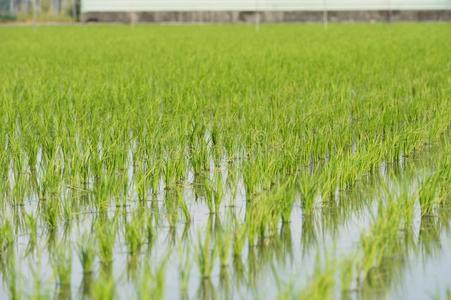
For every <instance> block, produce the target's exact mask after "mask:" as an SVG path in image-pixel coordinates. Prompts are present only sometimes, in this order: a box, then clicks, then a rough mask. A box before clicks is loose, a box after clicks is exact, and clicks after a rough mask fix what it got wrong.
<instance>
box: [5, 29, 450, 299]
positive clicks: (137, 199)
mask: <svg viewBox="0 0 451 300" xmlns="http://www.w3.org/2000/svg"><path fill="white" fill-rule="evenodd" d="M450 30H451V26H450V25H449V24H377V25H374V24H373V25H370V24H341V25H334V24H331V25H330V26H328V28H327V30H324V28H323V27H322V26H320V25H264V26H261V28H260V31H259V32H258V33H257V32H255V29H254V28H253V27H252V26H247V25H214V26H213V25H208V26H207V25H205V26H156V25H155V26H133V27H128V26H74V27H38V28H35V29H33V28H31V27H30V28H29V27H20V28H19V27H3V28H2V27H0V41H1V44H0V140H1V141H2V143H1V147H0V179H1V180H0V278H1V279H2V280H3V285H1V286H0V297H1V296H2V295H8V296H9V297H11V298H28V297H30V298H39V297H51V298H57V297H60V298H67V297H68V296H69V295H71V296H72V297H74V298H79V297H83V296H85V297H88V298H89V297H90V298H94V299H110V298H126V297H134V298H141V299H145V298H147V297H148V295H149V293H151V294H152V295H154V297H155V298H164V297H170V298H184V299H185V298H193V297H195V298H205V299H207V298H214V297H219V298H221V297H222V298H225V299H227V298H231V297H234V298H276V297H278V298H280V299H291V298H298V297H300V298H305V299H326V298H330V299H334V298H345V297H346V295H349V294H350V293H353V292H357V293H358V294H359V295H363V297H366V296H368V297H370V296H372V295H373V296H374V295H384V296H387V297H389V298H390V297H391V298H394V297H395V296H393V295H394V294H393V290H394V288H396V287H397V283H398V282H402V279H403V278H404V276H405V275H406V274H407V272H408V271H407V267H406V265H407V263H406V261H411V262H418V261H422V262H424V263H425V264H427V262H428V259H429V257H432V256H433V255H439V256H440V255H445V256H446V255H447V253H446V252H444V251H443V250H441V248H440V243H444V242H446V241H448V240H450V238H449V234H448V233H449V232H450V228H451V225H450V224H451V223H450V220H451V218H450V216H451V213H449V211H450V201H449V200H450V189H449V182H450V179H451V178H450V177H451V176H450V169H451V168H450V158H451V157H450V155H449V153H451V150H450V143H449V141H450V140H451V139H450V137H451V136H450V129H451V121H450V120H451V105H450V102H451V97H450V95H451V85H450V83H451V81H450V80H451V77H450V75H449V74H450V54H449V53H451V41H450V39H449V32H450ZM416 207H419V211H420V212H419V214H418V215H419V218H420V219H421V224H420V229H419V233H418V237H417V238H416V237H415V234H413V233H412V230H411V227H412V226H414V225H415V224H416V223H418V220H417V219H416V218H417V217H416V213H415V212H416ZM358 216H361V220H360V221H359V222H360V223H362V224H363V223H368V226H367V227H365V228H364V229H362V232H357V233H353V234H350V235H351V236H350V237H349V238H353V239H354V240H353V244H352V246H351V249H349V248H346V247H345V246H344V245H342V244H340V242H339V241H340V240H342V236H343V235H346V232H347V231H346V230H347V226H348V225H347V224H348V223H349V222H352V220H354V219H356V218H357V217H358ZM400 232H403V233H404V235H402V236H400ZM415 239H417V241H416V242H413V241H414V240H415ZM341 251H342V252H344V253H342V252H341ZM437 253H438V254H437ZM47 261H49V262H50V263H49V264H48V265H46V264H45V262H47ZM43 262H44V263H43ZM179 267H180V268H183V271H181V272H176V271H175V270H176V269H177V268H179ZM30 270H31V271H30ZM29 271H30V272H29ZM22 273H24V274H30V273H33V274H34V275H33V278H31V277H30V276H28V275H21V274H22ZM45 274H47V275H48V274H53V276H51V277H50V278H48V277H46V276H47V275H45ZM174 274H176V276H175V275H174ZM421 288H422V287H421ZM440 288H443V290H439V291H438V293H439V294H438V295H439V296H440V295H443V296H445V294H446V293H447V291H449V289H451V286H450V285H449V284H448V285H447V286H441V287H440ZM263 289H265V290H268V293H265V294H261V291H262V290H263ZM428 289H429V290H431V289H436V286H434V287H428V286H425V287H424V289H423V290H421V291H420V292H425V291H426V290H428ZM372 293H373V294H372ZM448 294H449V292H448ZM58 295H59V296H58Z"/></svg>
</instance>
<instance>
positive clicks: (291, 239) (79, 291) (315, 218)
mask: <svg viewBox="0 0 451 300" xmlns="http://www.w3.org/2000/svg"><path fill="white" fill-rule="evenodd" d="M39 153H40V152H39ZM130 153H131V152H129V158H128V160H129V161H130V162H132V161H133V157H132V156H130ZM38 155H39V154H38ZM400 161H401V164H400V165H399V166H396V168H395V167H393V166H389V165H387V164H382V165H381V168H380V174H379V175H374V177H375V179H373V180H372V183H370V182H367V183H365V182H364V183H362V184H361V185H360V186H358V188H356V191H354V192H350V193H345V192H343V191H342V192H340V191H338V190H337V192H336V194H335V199H334V201H333V202H328V201H327V200H324V199H321V197H320V196H318V197H317V201H316V204H315V209H314V211H313V214H306V213H305V212H304V211H303V208H302V207H301V199H300V196H299V194H298V195H297V196H296V201H294V206H293V210H292V212H291V220H290V222H289V223H279V226H278V232H276V233H275V234H274V235H272V236H265V237H264V238H260V239H259V240H258V242H257V243H256V244H255V245H249V241H246V242H245V245H244V247H243V250H242V252H241V256H239V257H236V256H231V253H229V256H230V257H229V263H228V264H227V265H221V264H220V263H219V259H215V264H214V267H213V271H212V275H211V277H210V278H202V276H201V274H200V271H199V269H198V267H197V265H196V259H197V255H198V253H197V251H198V250H197V247H198V242H199V241H203V240H204V239H205V237H206V232H207V231H208V232H211V234H212V236H213V237H216V236H218V237H220V234H223V233H224V232H226V233H227V232H230V233H232V230H233V228H235V227H234V226H237V224H238V225H239V224H243V223H244V222H245V218H246V205H247V201H246V189H245V185H244V182H243V180H242V179H241V180H238V183H237V187H236V190H237V192H236V196H235V197H233V196H232V194H233V193H232V190H231V189H230V187H228V188H226V190H225V193H224V199H223V201H222V202H221V205H220V209H219V212H218V213H217V214H212V213H210V209H209V207H208V205H207V203H206V200H205V195H197V193H198V191H196V184H197V183H196V176H195V174H194V171H193V170H191V169H190V170H187V174H188V176H187V180H186V182H185V183H184V184H183V185H184V187H183V199H184V201H185V202H186V203H187V207H188V209H189V211H190V214H191V222H189V223H187V222H185V221H183V219H178V220H177V221H176V223H175V226H171V225H170V223H168V219H167V218H165V214H167V212H168V208H167V207H166V205H167V202H165V201H169V200H170V199H171V198H170V197H172V196H171V193H172V192H173V191H171V190H170V189H167V188H166V186H165V182H164V178H161V179H160V182H159V187H158V191H156V192H155V193H152V192H151V191H150V192H149V195H153V196H152V198H151V199H149V200H148V201H146V202H144V203H142V202H139V200H138V198H137V193H136V191H135V190H134V187H133V182H134V170H133V164H132V163H130V164H129V168H128V171H127V172H128V178H129V179H128V186H129V187H131V189H130V191H129V196H128V200H127V203H126V205H125V206H124V205H119V206H118V205H111V206H109V207H108V208H107V209H106V210H105V211H104V213H103V214H102V213H100V212H97V211H95V209H93V207H92V206H91V205H80V206H78V210H77V213H76V214H75V215H74V218H73V219H71V220H64V219H60V221H59V224H58V225H57V227H56V229H55V228H50V227H49V226H47V225H46V224H45V222H44V220H43V219H42V218H40V219H38V223H37V227H36V228H37V241H36V244H35V245H34V246H33V245H32V246H30V245H31V244H30V232H29V228H28V227H27V226H26V223H25V222H26V221H25V219H24V218H25V215H26V214H31V215H39V214H41V213H42V212H43V210H42V209H43V207H42V205H44V204H43V203H41V202H40V201H39V197H38V196H37V194H32V196H30V197H29V198H28V199H27V200H26V201H25V202H24V204H23V206H20V205H18V206H10V205H6V206H5V209H6V211H5V213H4V215H6V216H9V218H10V219H11V220H13V222H14V224H15V226H16V231H15V237H16V241H17V242H16V244H15V246H14V255H13V256H10V257H9V258H8V259H12V260H14V261H15V265H16V270H17V276H16V277H17V278H16V283H17V287H18V289H19V291H21V293H24V295H25V296H26V297H31V296H32V295H36V293H37V294H42V295H48V296H49V295H50V296H52V297H55V298H59V299H65V298H68V297H72V298H75V299H77V298H84V297H88V296H89V295H91V293H92V290H93V289H95V287H93V286H92V285H93V284H94V283H95V282H96V280H97V278H98V276H99V274H101V273H103V274H109V276H112V278H114V282H115V288H114V289H115V292H116V295H117V296H118V297H119V298H120V299H126V298H136V297H137V294H136V291H137V286H138V285H139V284H140V283H142V282H143V281H144V282H145V280H149V278H146V277H145V278H142V276H141V275H142V274H143V273H142V272H143V270H144V269H143V266H144V265H145V263H146V262H148V263H150V266H151V269H152V270H155V269H157V268H158V267H159V266H160V265H161V264H162V262H163V261H166V264H165V267H164V269H165V275H164V285H165V289H164V290H165V298H167V299H199V298H203V299H210V298H214V297H219V298H221V299H232V298H234V299H235V298H241V299H249V298H265V299H274V298H276V297H278V296H279V295H280V294H281V293H284V292H286V291H287V290H288V293H289V294H290V295H294V294H295V293H296V292H297V291H300V290H302V289H303V288H305V287H306V286H308V284H309V282H310V280H311V278H312V276H314V275H315V270H316V266H317V265H318V263H319V264H320V265H324V262H325V261H327V260H328V259H332V260H338V261H339V260H340V259H341V258H342V257H346V256H348V255H351V256H352V255H353V253H354V252H356V251H357V252H358V251H359V247H360V239H361V236H362V233H364V232H365V231H367V230H368V229H369V228H370V227H371V224H372V223H373V222H374V220H375V218H376V217H377V214H378V207H379V206H380V205H384V201H385V200H384V199H383V197H382V195H381V194H379V193H378V190H379V189H378V188H377V184H378V182H381V181H384V182H385V183H386V184H387V185H388V186H390V188H391V189H392V190H393V191H396V190H397V189H398V187H397V184H398V181H394V180H393V178H392V177H390V176H388V171H387V170H388V169H389V168H393V169H396V173H397V174H398V175H399V178H403V179H402V181H403V182H409V185H410V189H411V190H413V191H414V190H415V189H416V188H417V187H416V186H417V184H416V183H417V182H418V180H420V179H421V178H422V176H423V174H425V173H427V172H430V167H428V166H429V164H428V163H427V160H426V163H425V159H424V158H421V159H420V158H418V159H415V160H412V161H410V162H409V161H407V162H406V161H403V160H400ZM37 163H38V164H39V163H40V159H39V158H38V159H37ZM214 168H215V166H214V164H211V165H210V172H209V174H210V175H209V176H213V174H214V172H213V169H214ZM219 168H221V180H223V181H224V182H226V181H227V175H228V170H227V164H226V163H224V164H221V166H219ZM14 181H15V179H14V175H13V172H10V187H11V189H12V188H14V185H15V182H14ZM370 185H373V187H372V189H368V190H369V191H364V192H362V191H360V190H359V189H361V188H362V187H369V186H370ZM68 194H69V191H68ZM61 197H62V199H64V201H70V200H71V199H70V196H69V198H67V196H66V194H65V193H64V192H62V195H61ZM168 199H169V200H168ZM112 203H114V202H112ZM419 209H420V208H419V205H417V207H416V209H415V216H414V219H413V223H412V224H411V226H410V227H411V228H412V230H411V231H412V232H411V233H409V234H411V235H412V236H413V237H414V238H413V241H412V242H411V243H409V244H406V249H405V253H406V256H404V257H392V258H388V259H389V260H390V259H391V260H392V261H391V262H390V261H389V262H388V263H387V264H388V265H387V267H386V269H384V270H383V271H382V273H381V274H379V275H378V276H379V277H380V278H379V279H378V280H377V282H376V283H375V284H374V283H371V282H369V283H368V282H366V283H364V287H363V288H357V286H355V284H354V286H355V288H356V289H355V290H352V291H349V292H346V293H343V292H342V291H340V290H336V291H335V293H336V294H335V295H336V297H337V298H345V299H348V298H349V299H380V298H384V299H385V298H387V299H406V300H407V299H424V298H429V297H432V296H436V295H438V296H440V297H441V298H444V297H446V293H447V289H449V288H451V280H450V279H449V278H451V273H449V272H450V271H449V270H450V269H451V268H450V267H451V230H450V228H451V226H450V220H451V213H447V212H446V211H443V212H442V214H441V216H440V218H439V219H438V218H427V219H421V211H419ZM143 210H144V211H150V212H151V213H150V214H147V215H146V216H145V217H146V218H149V217H151V218H155V220H154V222H155V223H154V225H155V226H154V227H155V228H154V229H155V232H154V237H153V239H152V241H151V244H149V242H144V243H143V245H142V246H141V247H140V250H139V252H137V253H133V254H132V253H130V251H129V250H128V248H127V244H126V238H125V232H126V229H125V228H126V225H125V224H126V223H127V222H129V221H130V220H133V218H135V217H136V214H139V212H141V211H143ZM44 212H45V211H44ZM156 212H159V214H157V213H156ZM113 218H116V219H117V222H118V231H117V236H116V239H115V244H114V249H113V256H114V259H113V262H112V264H111V266H104V265H102V264H101V263H100V261H99V259H96V261H95V268H94V272H93V273H92V274H91V273H88V274H87V273H84V272H83V269H82V266H81V264H80V259H79V253H80V248H79V247H80V246H79V245H80V244H82V243H83V242H85V241H84V239H85V238H86V236H84V233H90V232H93V230H94V228H95V224H97V223H99V222H100V223H102V222H105V220H111V219H113ZM61 241H62V242H61ZM58 243H61V244H58ZM58 247H67V249H68V250H69V251H70V253H71V260H72V262H71V265H72V270H71V282H70V286H61V285H59V284H58V283H57V278H56V277H55V275H54V272H53V268H52V260H51V257H52V255H53V254H54V252H56V251H58ZM186 261H188V262H191V263H190V268H189V273H188V274H189V275H188V278H189V279H188V281H187V283H186V289H182V288H181V282H180V269H181V268H185V264H184V262H186ZM4 270H5V271H4ZM1 271H2V272H0V279H1V280H2V282H3V284H2V285H1V286H0V298H2V299H3V298H8V297H10V296H11V294H10V292H9V291H8V280H7V276H8V273H7V271H6V268H2V270H1ZM9 275H11V274H9ZM39 289H40V291H39Z"/></svg>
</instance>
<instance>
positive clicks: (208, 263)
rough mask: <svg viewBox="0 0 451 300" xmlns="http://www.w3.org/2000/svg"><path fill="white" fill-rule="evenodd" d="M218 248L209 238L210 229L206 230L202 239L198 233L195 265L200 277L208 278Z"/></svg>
mask: <svg viewBox="0 0 451 300" xmlns="http://www.w3.org/2000/svg"><path fill="white" fill-rule="evenodd" d="M217 254H218V249H217V246H216V245H215V244H213V241H212V240H211V234H210V231H208V230H207V231H206V233H205V239H204V241H202V238H201V235H200V234H199V235H198V242H197V248H196V257H197V266H198V268H199V272H200V274H201V275H202V278H210V277H211V273H212V271H213V268H214V265H215V261H216V257H217Z"/></svg>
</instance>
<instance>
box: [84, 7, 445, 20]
mask: <svg viewBox="0 0 451 300" xmlns="http://www.w3.org/2000/svg"><path fill="white" fill-rule="evenodd" d="M256 17H258V18H259V21H261V22H269V23H280V22H321V21H323V17H324V15H323V12H322V11H260V12H255V11H178V12H177V11H154V12H85V13H83V14H82V21H84V22H122V23H136V22H158V23H167V22H187V23H250V22H255V21H256ZM327 20H328V21H330V22H372V21H374V22H398V21H444V22H450V21H451V10H391V11H389V10H366V11H343V10H335V11H328V12H327Z"/></svg>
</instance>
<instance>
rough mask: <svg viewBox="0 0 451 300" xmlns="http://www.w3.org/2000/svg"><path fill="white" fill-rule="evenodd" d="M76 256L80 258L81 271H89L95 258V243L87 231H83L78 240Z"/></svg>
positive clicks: (86, 272)
mask: <svg viewBox="0 0 451 300" xmlns="http://www.w3.org/2000/svg"><path fill="white" fill-rule="evenodd" d="M78 258H79V259H80V263H81V266H82V268H83V273H85V274H88V273H91V272H92V271H93V267H94V260H95V244H94V242H93V240H92V239H91V238H90V236H89V235H88V233H85V234H84V235H83V236H82V238H81V239H80V241H79V242H78Z"/></svg>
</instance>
